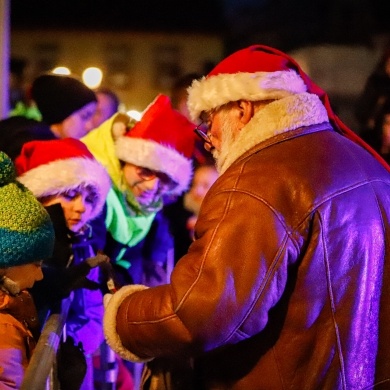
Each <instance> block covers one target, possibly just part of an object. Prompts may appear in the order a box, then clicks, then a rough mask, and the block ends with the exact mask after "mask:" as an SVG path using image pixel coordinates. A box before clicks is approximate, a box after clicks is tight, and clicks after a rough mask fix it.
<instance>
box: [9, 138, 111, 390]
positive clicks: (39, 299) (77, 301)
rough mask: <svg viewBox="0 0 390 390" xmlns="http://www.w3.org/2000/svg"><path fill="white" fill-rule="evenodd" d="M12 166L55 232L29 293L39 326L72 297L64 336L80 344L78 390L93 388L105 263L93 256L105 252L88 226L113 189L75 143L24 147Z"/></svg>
mask: <svg viewBox="0 0 390 390" xmlns="http://www.w3.org/2000/svg"><path fill="white" fill-rule="evenodd" d="M15 165H16V168H17V172H18V181H19V182H20V183H22V184H23V185H25V186H26V187H27V188H29V189H30V190H31V191H32V193H33V194H34V195H35V196H36V197H37V199H38V200H39V201H40V202H41V203H42V205H43V206H45V207H46V210H47V211H48V212H49V214H50V216H51V219H52V221H53V223H54V228H55V232H56V241H55V247H54V252H53V255H52V256H51V257H50V258H49V259H47V260H46V261H45V262H44V268H43V270H44V272H45V278H44V279H43V280H42V281H41V282H38V283H37V284H36V285H35V286H34V288H33V289H32V290H31V292H32V294H33V297H34V299H35V301H36V305H37V307H38V310H39V314H40V317H41V318H42V321H44V320H45V319H46V318H47V315H48V312H49V311H50V310H53V309H54V308H55V304H56V303H58V302H60V301H61V300H62V299H63V298H65V297H67V296H69V295H70V293H71V292H72V295H71V298H70V299H71V303H70V308H69V312H68V316H67V320H66V323H65V324H66V337H71V338H72V339H73V340H74V342H75V344H76V345H78V344H79V343H80V342H81V343H82V347H83V350H84V353H85V357H86V362H87V372H86V376H85V379H84V381H83V384H82V386H81V387H80V388H81V389H85V390H90V389H93V378H92V372H93V370H92V354H93V353H94V352H95V350H96V349H97V348H98V347H99V345H100V343H101V342H102V341H103V333H102V316H103V301H102V292H101V290H102V288H101V286H100V284H99V283H100V279H101V278H100V274H99V271H100V266H102V265H104V264H105V263H107V262H108V261H109V259H108V257H107V256H105V255H103V254H97V252H98V250H99V249H103V247H102V244H100V243H99V242H97V241H96V240H95V237H94V235H93V230H92V228H91V221H92V220H93V219H94V218H96V217H97V216H98V215H99V213H100V212H101V210H102V208H103V205H104V202H105V200H106V196H107V193H108V190H109V188H110V185H111V183H110V180H109V177H108V174H107V172H106V171H105V169H104V167H103V166H102V165H101V164H99V163H98V162H97V161H96V160H95V159H94V157H93V156H92V154H91V153H90V152H89V151H88V149H87V147H86V146H85V145H84V144H83V143H82V142H81V141H79V140H77V139H73V138H64V139H58V140H52V141H31V142H28V143H26V144H25V145H24V146H23V149H22V151H21V154H20V155H19V156H18V157H17V159H16V161H15ZM48 291H50V294H48ZM61 356H63V354H62V355H61ZM62 368H63V367H59V371H60V370H61V369H62ZM64 380H69V381H73V380H75V378H72V375H68V378H66V377H65V379H64V375H62V376H61V384H62V387H64V388H69V386H65V384H64ZM67 383H68V382H67Z"/></svg>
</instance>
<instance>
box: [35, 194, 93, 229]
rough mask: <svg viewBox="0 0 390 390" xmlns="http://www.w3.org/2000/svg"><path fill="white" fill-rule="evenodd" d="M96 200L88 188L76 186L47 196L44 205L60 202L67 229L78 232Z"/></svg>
mask: <svg viewBox="0 0 390 390" xmlns="http://www.w3.org/2000/svg"><path fill="white" fill-rule="evenodd" d="M95 201H96V196H95V194H94V193H93V192H92V191H91V190H90V189H88V188H78V189H76V190H70V191H68V192H66V193H63V194H60V195H55V196H51V197H49V198H47V199H46V200H45V201H43V202H42V204H43V205H44V206H51V205H53V204H56V203H60V204H61V206H62V210H63V211H64V216H65V221H66V224H67V226H68V229H69V230H71V231H72V232H78V231H79V230H80V229H81V228H82V227H83V226H84V225H85V224H86V223H87V222H88V221H89V220H90V219H91V215H92V212H93V209H94V204H95Z"/></svg>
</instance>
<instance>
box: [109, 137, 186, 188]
mask: <svg viewBox="0 0 390 390" xmlns="http://www.w3.org/2000/svg"><path fill="white" fill-rule="evenodd" d="M115 150H116V155H117V157H118V158H119V159H120V160H122V161H125V162H128V163H131V164H134V165H139V166H142V167H145V168H149V169H153V170H154V171H161V172H164V173H166V174H167V175H168V176H169V177H170V178H171V179H172V180H173V181H175V182H176V183H178V186H177V187H176V188H175V189H174V190H173V191H172V194H177V195H180V194H181V193H183V192H184V191H186V190H187V189H188V187H189V185H190V182H191V178H192V162H191V160H188V159H187V158H186V157H184V156H183V155H182V154H180V153H179V152H177V151H176V149H173V148H171V147H169V146H163V145H161V144H159V143H157V142H155V141H152V140H146V139H141V138H135V137H127V136H124V137H120V138H118V140H117V141H116V143H115Z"/></svg>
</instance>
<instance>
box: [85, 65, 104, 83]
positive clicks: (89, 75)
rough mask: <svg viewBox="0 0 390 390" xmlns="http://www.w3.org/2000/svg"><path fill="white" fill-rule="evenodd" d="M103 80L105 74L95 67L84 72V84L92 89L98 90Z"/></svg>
mask: <svg viewBox="0 0 390 390" xmlns="http://www.w3.org/2000/svg"><path fill="white" fill-rule="evenodd" d="M102 79H103V72H102V71H101V70H100V69H99V68H96V67H94V66H92V67H90V68H87V69H85V70H84V72H83V81H84V84H85V85H86V86H87V87H89V88H91V89H95V88H98V87H99V86H100V84H101V82H102Z"/></svg>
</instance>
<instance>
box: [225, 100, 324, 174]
mask: <svg viewBox="0 0 390 390" xmlns="http://www.w3.org/2000/svg"><path fill="white" fill-rule="evenodd" d="M324 122H329V118H328V114H327V112H326V109H325V107H324V105H323V104H322V103H321V101H320V99H319V97H318V96H317V95H314V94H310V93H306V92H305V93H301V94H297V95H293V96H288V97H286V98H283V99H279V100H275V101H274V102H272V103H270V104H268V105H267V106H265V107H264V108H263V109H262V110H260V111H258V112H257V113H256V114H255V115H254V116H253V118H252V119H251V121H250V122H249V123H248V124H247V125H246V126H245V127H244V128H243V129H242V130H241V132H240V133H239V135H238V137H237V138H236V140H235V141H234V145H233V147H231V148H230V149H229V150H228V151H226V152H225V153H221V155H220V157H219V161H218V166H219V171H220V174H222V173H224V172H225V171H226V169H228V168H229V167H230V165H232V163H233V162H234V161H236V160H237V159H238V158H239V157H240V156H242V155H243V154H244V153H245V152H246V151H248V150H249V149H251V148H252V147H253V146H255V145H257V144H258V143H260V142H262V141H265V140H266V139H268V138H271V137H273V136H275V135H277V134H281V133H284V132H287V131H291V130H295V129H298V128H299V127H303V126H310V125H316V124H320V123H324Z"/></svg>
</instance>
